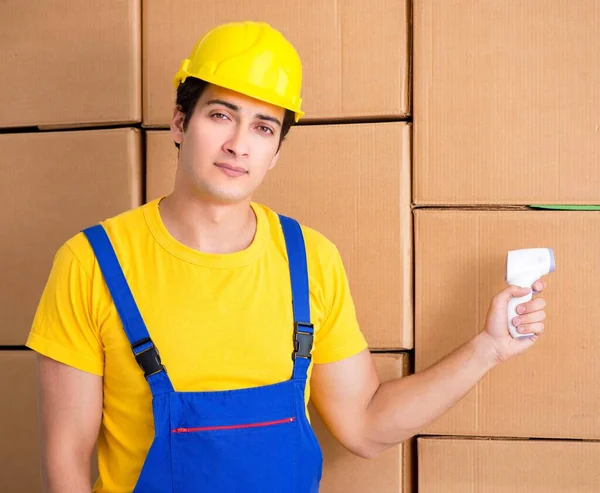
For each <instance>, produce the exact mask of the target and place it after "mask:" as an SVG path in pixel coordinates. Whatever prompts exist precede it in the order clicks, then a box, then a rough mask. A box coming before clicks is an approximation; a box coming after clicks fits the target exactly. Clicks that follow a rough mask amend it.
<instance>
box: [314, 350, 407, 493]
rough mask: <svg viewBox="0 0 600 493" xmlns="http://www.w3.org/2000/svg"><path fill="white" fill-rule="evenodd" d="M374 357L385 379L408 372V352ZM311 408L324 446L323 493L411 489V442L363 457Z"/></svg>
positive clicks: (399, 492) (397, 492)
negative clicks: (347, 445)
mask: <svg viewBox="0 0 600 493" xmlns="http://www.w3.org/2000/svg"><path fill="white" fill-rule="evenodd" d="M373 358H374V360H375V367H376V369H377V373H378V375H379V378H380V379H381V381H382V382H386V381H388V380H394V379H397V378H401V377H403V376H405V375H407V374H408V371H409V370H408V364H409V356H408V354H374V355H373ZM309 410H310V416H311V421H312V424H313V426H314V430H315V433H316V435H317V438H318V439H319V443H320V444H321V448H322V450H323V478H322V481H321V486H320V489H319V492H320V493H363V492H365V491H376V492H377V493H410V491H411V489H410V485H411V480H412V470H411V467H412V466H411V455H412V450H411V443H405V444H402V445H398V446H396V447H393V448H391V449H388V450H386V451H385V452H383V453H382V454H381V455H380V456H379V457H377V458H375V459H362V458H360V457H357V456H356V455H353V454H351V453H350V452H349V451H348V450H346V449H345V448H344V447H343V446H342V445H340V443H339V442H338V441H337V440H336V439H335V438H334V437H333V436H332V435H331V434H330V433H329V431H328V429H327V428H326V426H325V424H324V422H323V421H322V420H321V418H320V417H319V415H318V414H317V412H316V410H315V409H314V408H313V407H312V405H311V406H310V409H309Z"/></svg>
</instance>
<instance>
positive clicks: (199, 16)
mask: <svg viewBox="0 0 600 493" xmlns="http://www.w3.org/2000/svg"><path fill="white" fill-rule="evenodd" d="M408 3H409V2H407V0H398V1H392V0H374V1H373V2H371V4H370V5H368V4H367V3H365V2H364V1H363V0H341V1H336V0H325V1H323V0H293V1H286V2H281V1H276V0H267V1H263V2H236V1H234V0H219V1H216V0H211V1H204V2H197V1H195V0H180V1H178V2H171V1H168V0H150V1H148V0H146V1H144V2H143V70H144V76H143V80H144V89H143V93H144V94H143V98H144V126H147V127H157V126H163V127H165V126H168V124H169V122H170V120H171V117H172V108H173V105H174V89H173V85H172V80H173V77H174V76H175V73H176V72H177V71H178V70H179V66H180V64H181V61H182V60H183V59H184V58H187V57H188V56H189V54H190V53H191V51H192V49H193V47H194V45H195V43H196V42H197V41H198V39H199V38H200V36H201V35H203V34H204V32H205V31H206V30H208V29H209V28H211V27H213V26H214V25H216V24H219V23H221V22H229V21H240V20H261V21H266V22H268V23H271V24H272V25H273V27H275V28H277V29H279V30H280V31H282V32H283V34H284V35H285V36H286V37H287V38H288V39H289V40H290V41H291V42H292V44H294V46H295V47H296V49H297V51H298V53H299V54H300V57H301V59H302V62H303V67H304V79H303V80H304V89H303V100H304V106H303V109H304V111H305V112H306V119H307V120H308V119H311V120H313V119H329V120H331V119H338V118H363V117H399V116H405V115H407V114H408V113H409V112H410V108H409V96H408V94H409V91H408V86H409V69H408ZM192 20H193V21H192Z"/></svg>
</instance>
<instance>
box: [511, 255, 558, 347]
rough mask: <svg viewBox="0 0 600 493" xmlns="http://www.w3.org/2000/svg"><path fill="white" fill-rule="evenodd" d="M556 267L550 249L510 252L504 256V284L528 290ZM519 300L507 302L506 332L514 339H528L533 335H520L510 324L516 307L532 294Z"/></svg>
mask: <svg viewBox="0 0 600 493" xmlns="http://www.w3.org/2000/svg"><path fill="white" fill-rule="evenodd" d="M555 267H556V265H555V261H554V251H553V250H552V249H551V248H525V249H523V250H511V251H510V252H508V254H507V256H506V279H505V281H506V283H507V284H513V285H515V286H519V287H521V288H530V289H531V290H532V291H533V284H534V283H535V281H537V280H538V279H539V278H540V277H541V276H545V275H547V274H550V273H551V272H554V269H555ZM532 291H530V292H529V294H527V295H525V296H522V297H521V298H512V299H511V300H510V301H509V302H508V331H509V332H510V335H511V336H513V338H514V339H519V338H523V337H530V336H532V335H533V334H531V333H527V334H520V333H519V332H517V327H515V326H514V325H513V323H512V321H513V318H515V317H516V316H518V313H517V306H518V305H520V304H521V303H527V302H528V301H529V300H531V297H532V296H533V292H532Z"/></svg>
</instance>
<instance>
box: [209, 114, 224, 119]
mask: <svg viewBox="0 0 600 493" xmlns="http://www.w3.org/2000/svg"><path fill="white" fill-rule="evenodd" d="M212 117H213V118H215V117H216V118H217V120H223V119H224V118H227V115H225V114H223V113H213V114H212Z"/></svg>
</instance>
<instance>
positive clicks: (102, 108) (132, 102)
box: [0, 0, 142, 127]
mask: <svg viewBox="0 0 600 493" xmlns="http://www.w3.org/2000/svg"><path fill="white" fill-rule="evenodd" d="M0 19H3V22H2V41H1V42H0V59H2V70H1V71H0V88H2V90H1V91H0V107H1V108H2V111H1V112H0V127H23V126H81V125H100V124H115V123H132V122H140V121H141V118H142V114H141V30H140V28H141V0H102V1H101V0H86V1H85V2H72V1H69V0H53V1H51V2H50V1H42V2H35V4H31V6H30V7H26V6H25V5H24V3H23V2H22V1H20V0H5V1H3V2H0Z"/></svg>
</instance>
